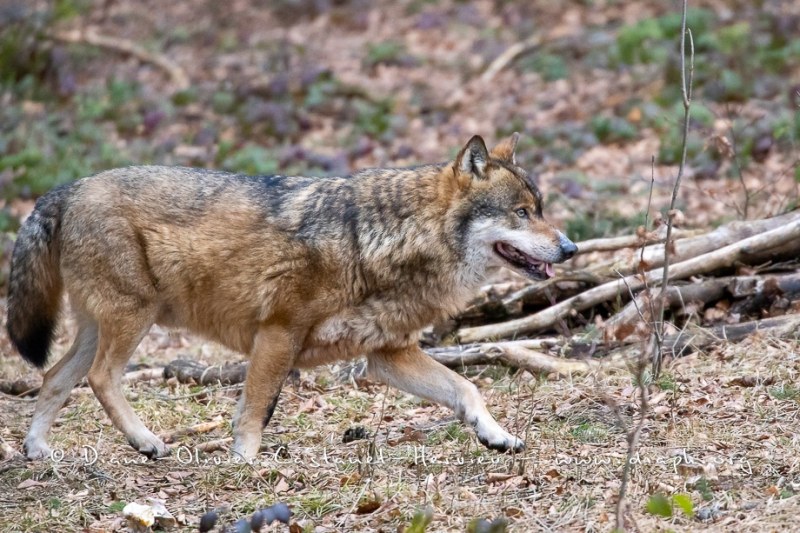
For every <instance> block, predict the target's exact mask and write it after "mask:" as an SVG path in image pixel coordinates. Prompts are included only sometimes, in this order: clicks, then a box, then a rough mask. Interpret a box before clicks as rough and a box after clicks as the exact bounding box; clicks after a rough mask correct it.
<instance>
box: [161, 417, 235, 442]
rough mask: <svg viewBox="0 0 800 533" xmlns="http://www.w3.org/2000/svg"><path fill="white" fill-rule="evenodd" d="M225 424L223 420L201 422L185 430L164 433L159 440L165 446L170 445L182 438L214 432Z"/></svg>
mask: <svg viewBox="0 0 800 533" xmlns="http://www.w3.org/2000/svg"><path fill="white" fill-rule="evenodd" d="M224 423H225V421H224V420H212V421H211V422H202V423H200V424H196V425H194V426H189V427H187V428H181V429H176V430H174V431H171V432H169V433H164V434H162V435H161V438H162V439H163V441H164V442H165V443H166V444H171V443H173V442H175V441H176V440H178V439H180V438H183V437H190V436H193V435H201V434H203V433H208V432H210V431H214V430H215V429H217V428H218V427H220V426H222V425H223V424H224Z"/></svg>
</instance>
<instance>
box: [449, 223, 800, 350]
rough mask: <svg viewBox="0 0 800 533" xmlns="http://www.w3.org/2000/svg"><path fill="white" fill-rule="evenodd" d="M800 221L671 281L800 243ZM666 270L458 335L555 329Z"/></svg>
mask: <svg viewBox="0 0 800 533" xmlns="http://www.w3.org/2000/svg"><path fill="white" fill-rule="evenodd" d="M799 239H800V218H798V219H797V220H795V221H793V222H791V223H788V224H785V225H783V226H781V227H779V228H776V229H773V230H771V231H766V232H764V233H761V234H758V235H754V236H752V237H749V238H747V239H743V240H741V241H738V242H736V243H733V244H730V245H728V246H725V247H723V248H720V249H719V250H715V251H713V252H710V253H707V254H703V255H700V256H698V257H694V258H692V259H688V260H686V261H683V262H681V263H676V264H674V265H673V266H672V269H671V273H670V279H671V280H675V279H685V278H688V277H689V276H696V275H698V274H703V273H705V272H710V271H713V270H717V269H719V268H722V267H725V266H730V265H732V264H733V263H734V262H735V261H737V260H738V259H739V258H740V257H741V256H742V255H745V254H752V253H753V251H754V250H757V249H768V248H774V247H777V246H781V245H783V244H784V243H787V242H790V241H793V240H794V241H797V242H798V243H800V240H799ZM662 275H663V269H660V268H658V269H654V270H650V271H649V272H647V273H646V277H645V278H644V279H642V278H641V277H640V276H639V275H636V276H628V277H626V278H624V279H618V280H614V281H610V282H608V283H605V284H603V285H600V286H597V287H594V288H592V289H589V290H588V291H586V292H583V293H581V294H578V295H577V296H573V297H572V298H568V299H566V300H564V301H562V302H559V303H557V304H556V305H554V306H552V307H549V308H547V309H545V310H543V311H540V312H538V313H535V314H533V315H531V316H527V317H524V318H518V319H515V320H509V321H507V322H501V323H499V324H490V325H486V326H478V327H474V328H462V329H460V330H459V331H458V332H457V336H458V338H459V340H460V342H477V341H480V340H484V339H496V338H504V337H511V336H514V335H520V334H527V333H531V332H533V331H537V330H541V329H545V328H549V327H552V326H553V324H555V323H556V321H557V320H559V319H563V318H565V317H566V316H567V315H568V314H569V313H570V312H572V311H584V310H586V309H589V308H590V307H594V306H595V305H597V304H599V303H602V302H606V301H608V300H610V299H612V298H615V297H616V296H617V295H620V294H624V293H625V292H626V291H627V288H626V284H627V285H628V286H630V287H631V289H632V290H639V289H641V288H642V287H644V285H645V283H648V284H653V283H654V282H656V281H658V280H660V278H661V276H662Z"/></svg>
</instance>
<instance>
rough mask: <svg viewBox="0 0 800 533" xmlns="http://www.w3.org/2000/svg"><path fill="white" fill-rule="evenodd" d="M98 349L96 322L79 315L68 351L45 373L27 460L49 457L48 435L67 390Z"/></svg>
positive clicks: (85, 370)
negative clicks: (73, 337)
mask: <svg viewBox="0 0 800 533" xmlns="http://www.w3.org/2000/svg"><path fill="white" fill-rule="evenodd" d="M96 352H97V323H96V322H95V321H94V320H92V319H91V318H88V317H80V321H79V327H78V335H77V336H76V337H75V341H74V342H73V343H72V346H71V347H70V349H69V351H67V353H66V354H64V356H63V357H62V358H61V359H60V360H59V361H58V363H56V364H55V365H54V366H53V367H52V368H51V369H50V370H48V371H47V373H46V374H45V376H44V382H43V383H42V389H41V391H39V398H38V399H37V400H36V410H35V411H34V413H33V421H32V422H31V427H30V430H28V435H27V436H26V437H25V442H24V443H23V448H24V450H25V455H26V456H27V457H28V459H31V460H34V459H43V458H46V457H50V447H49V446H48V445H47V435H48V433H50V428H51V427H52V425H53V422H54V421H55V419H56V416H58V411H59V410H60V409H61V407H62V406H63V405H64V402H65V401H66V400H67V397H68V396H69V393H70V391H71V390H72V388H73V387H74V386H75V384H76V383H78V381H80V379H81V378H83V377H84V376H86V374H87V373H88V372H89V369H90V368H91V367H92V361H94V356H95V353H96Z"/></svg>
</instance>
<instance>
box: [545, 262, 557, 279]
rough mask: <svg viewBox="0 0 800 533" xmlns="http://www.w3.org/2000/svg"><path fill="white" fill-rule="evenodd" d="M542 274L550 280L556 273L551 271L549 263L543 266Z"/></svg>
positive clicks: (551, 266) (551, 267)
mask: <svg viewBox="0 0 800 533" xmlns="http://www.w3.org/2000/svg"><path fill="white" fill-rule="evenodd" d="M544 272H545V274H547V277H548V278H552V277H553V276H555V275H556V271H555V270H554V269H553V265H552V264H551V263H545V264H544Z"/></svg>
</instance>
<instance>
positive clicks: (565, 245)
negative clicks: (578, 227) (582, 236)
mask: <svg viewBox="0 0 800 533" xmlns="http://www.w3.org/2000/svg"><path fill="white" fill-rule="evenodd" d="M561 253H562V254H564V260H565V261H566V260H567V259H572V258H573V257H574V256H575V254H576V253H578V247H577V246H575V243H574V242H572V241H571V240H569V239H567V238H563V239H561Z"/></svg>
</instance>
